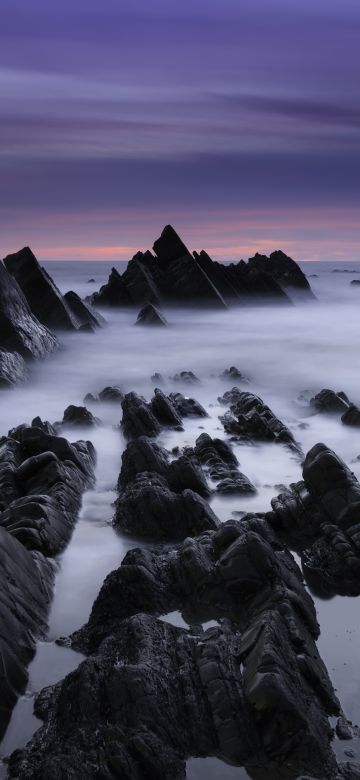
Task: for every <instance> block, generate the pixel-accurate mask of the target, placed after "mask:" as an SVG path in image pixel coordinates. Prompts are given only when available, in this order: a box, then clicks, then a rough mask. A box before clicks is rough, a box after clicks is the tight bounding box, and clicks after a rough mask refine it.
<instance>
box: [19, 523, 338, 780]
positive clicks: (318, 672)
mask: <svg viewBox="0 0 360 780" xmlns="http://www.w3.org/2000/svg"><path fill="white" fill-rule="evenodd" d="M174 609H180V610H181V611H182V613H183V615H185V617H186V619H187V620H188V621H191V622H192V628H191V630H190V631H186V630H184V629H182V628H176V627H174V626H172V625H170V624H168V623H166V622H163V621H159V620H156V618H155V616H156V615H165V621H166V615H167V613H168V612H169V611H173V610H174ZM144 612H147V613H150V614H144ZM210 616H212V617H215V618H216V619H220V620H221V624H220V625H219V626H217V627H214V628H211V629H208V630H207V631H203V630H202V629H201V627H200V626H199V625H196V623H198V621H200V620H201V621H204V620H208V619H209V617H210ZM318 632H319V628H318V625H317V622H316V613H315V609H314V605H313V602H312V599H311V598H310V596H309V595H308V594H307V593H306V591H305V589H304V587H303V584H302V579H301V574H300V572H299V569H298V567H297V566H296V564H295V562H294V560H293V558H292V557H291V555H290V554H289V553H287V552H286V551H285V550H284V549H283V548H282V547H281V545H279V544H278V543H277V542H276V540H275V538H274V536H273V535H272V534H271V531H270V530H269V529H268V528H267V526H266V524H264V522H263V521H261V520H260V519H259V518H256V517H254V516H253V517H251V516H250V517H248V518H247V519H246V520H245V523H243V522H241V523H236V522H234V521H230V522H229V523H226V524H224V525H223V526H221V527H220V528H219V529H217V530H215V531H208V532H207V533H204V534H202V536H200V537H199V538H198V539H186V541H185V542H183V543H182V544H181V545H179V546H177V547H174V548H171V549H168V550H162V551H158V550H157V551H155V550H144V549H141V550H140V549H137V550H132V551H130V552H129V553H128V554H127V556H126V558H125V559H124V561H123V564H122V565H121V566H120V568H119V569H118V570H117V571H114V572H112V573H111V574H110V575H109V576H108V577H107V579H106V580H105V583H104V585H103V588H102V590H101V592H100V594H99V596H98V598H97V600H96V601H95V604H94V606H93V610H92V613H91V616H90V619H89V623H88V624H87V626H85V627H84V628H83V629H81V630H80V631H79V632H76V634H75V635H74V636H73V638H72V643H73V646H75V647H81V648H82V650H83V651H84V652H86V653H90V652H93V653H94V655H92V656H90V657H89V658H88V660H87V661H85V662H84V663H83V664H82V665H81V666H80V667H79V669H77V670H76V672H73V673H72V674H71V675H69V676H68V677H67V678H66V679H65V680H64V681H63V682H62V683H59V684H58V685H57V686H55V687H52V688H50V689H46V690H45V691H43V692H42V693H41V694H40V696H39V697H38V700H37V714H38V715H40V716H41V717H42V718H44V719H45V726H44V728H43V729H41V730H40V731H39V732H37V734H36V735H35V736H34V738H33V740H32V741H31V743H29V745H28V746H27V748H25V750H24V751H21V752H18V753H17V754H14V756H13V758H12V760H11V770H10V776H14V777H16V776H17V775H19V774H20V776H21V772H25V773H27V774H26V776H28V777H30V778H35V777H36V778H38V777H39V778H40V779H41V778H45V776H46V771H49V767H50V758H51V762H52V763H51V767H52V771H53V773H54V774H53V776H54V777H55V778H56V777H59V778H60V777H61V775H60V774H59V772H60V771H63V772H64V771H67V772H69V771H71V772H73V773H75V772H76V773H77V774H76V775H75V774H73V775H71V774H70V775H69V776H70V777H71V776H74V778H75V776H79V777H82V776H84V777H85V776H86V773H87V776H90V777H91V776H92V769H91V766H92V765H91V764H90V763H89V762H90V761H91V760H92V762H93V764H94V766H95V771H96V767H97V766H98V763H99V754H101V756H102V759H101V760H102V765H103V766H106V770H107V772H108V776H109V778H112V777H116V776H119V773H120V776H121V777H123V778H124V779H126V778H133V777H138V778H139V780H140V779H141V780H145V778H146V777H154V778H155V777H156V778H164V779H167V780H174V779H175V778H179V780H180V778H181V777H183V776H184V763H185V760H186V759H187V758H188V757H189V756H204V757H205V756H210V755H211V756H218V757H220V758H221V759H222V760H225V761H228V762H229V763H232V764H235V765H237V766H242V765H245V766H246V768H247V770H248V772H249V773H250V775H252V769H253V770H254V777H255V776H256V778H258V780H260V779H261V780H265V778H266V780H285V779H286V780H289V778H290V777H291V778H295V777H297V776H298V775H299V773H301V772H309V773H312V774H314V775H317V776H319V777H326V778H328V780H330V779H335V777H336V761H335V757H334V755H333V754H332V752H331V748H330V739H331V733H332V732H331V729H330V726H329V723H328V720H327V716H328V715H331V714H338V712H339V704H338V701H337V699H336V697H335V694H334V691H333V689H332V686H331V683H330V681H329V678H328V676H327V672H326V669H325V667H324V665H323V663H322V661H321V659H320V657H319V655H318V652H317V649H316V644H315V642H314V639H315V638H316V637H317V636H318ZM70 702H72V706H71V707H69V704H70ZM109 729H111V735H112V738H111V740H110V736H109V734H110V732H109ZM50 735H51V736H50ZM80 735H81V736H80ZM90 735H91V736H90ZM133 745H134V746H135V745H141V750H140V748H139V749H138V750H137V751H136V750H135V747H133ZM145 745H146V748H145ZM60 756H61V760H60ZM113 756H116V761H117V763H116V764H114V762H113V758H112V757H113ZM64 762H65V764H64ZM154 762H156V763H154ZM60 766H61V770H60ZM57 767H59V769H57ZM64 767H65V769H64ZM82 770H83V772H84V774H83V775H82V774H81V771H82ZM116 773H117V775H116ZM94 776H96V775H94Z"/></svg>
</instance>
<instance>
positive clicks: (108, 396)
mask: <svg viewBox="0 0 360 780" xmlns="http://www.w3.org/2000/svg"><path fill="white" fill-rule="evenodd" d="M123 398H124V393H123V392H122V391H121V390H120V387H116V386H114V387H104V389H103V390H100V393H99V399H100V401H106V402H107V403H118V402H119V401H120V402H121V401H122V400H123Z"/></svg>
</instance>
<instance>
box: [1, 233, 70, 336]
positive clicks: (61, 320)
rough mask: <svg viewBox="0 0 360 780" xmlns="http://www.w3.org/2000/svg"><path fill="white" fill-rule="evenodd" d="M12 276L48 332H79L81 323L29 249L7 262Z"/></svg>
mask: <svg viewBox="0 0 360 780" xmlns="http://www.w3.org/2000/svg"><path fill="white" fill-rule="evenodd" d="M4 263H5V266H6V268H7V270H8V272H9V273H10V274H12V275H13V277H14V278H15V279H16V281H17V283H18V285H19V286H20V287H21V289H22V291H23V293H24V295H25V298H26V300H27V302H28V304H29V306H30V309H31V311H32V312H33V314H35V316H36V317H37V318H38V320H39V321H40V322H42V323H43V324H44V325H47V326H48V327H49V328H63V329H65V330H77V329H78V327H79V324H80V323H79V321H78V319H77V317H75V315H74V314H73V312H72V310H71V308H70V306H69V305H68V303H67V301H66V300H65V299H64V297H63V296H62V294H61V292H60V290H59V289H58V287H57V286H56V284H55V282H54V281H53V280H52V279H51V276H49V274H48V273H47V271H45V268H42V266H41V265H40V264H39V263H38V261H37V259H36V257H35V255H34V254H33V253H32V251H31V249H30V247H28V246H26V247H24V248H23V249H20V251H19V252H15V253H14V254H12V255H8V256H7V257H5V260H4Z"/></svg>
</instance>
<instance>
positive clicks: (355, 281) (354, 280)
mask: <svg viewBox="0 0 360 780" xmlns="http://www.w3.org/2000/svg"><path fill="white" fill-rule="evenodd" d="M350 284H352V285H359V284H360V279H353V280H352V281H351V282H350Z"/></svg>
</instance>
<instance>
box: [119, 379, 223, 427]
mask: <svg viewBox="0 0 360 780" xmlns="http://www.w3.org/2000/svg"><path fill="white" fill-rule="evenodd" d="M122 410H123V416H122V421H121V428H122V431H123V434H124V436H125V437H126V438H127V439H135V438H136V437H137V436H150V437H153V436H158V434H159V433H160V431H161V429H162V428H163V427H168V428H174V429H175V430H182V417H207V413H206V411H205V409H203V407H202V406H201V404H199V403H198V402H197V401H195V399H193V398H185V397H184V396H183V395H182V394H181V393H170V395H168V396H167V395H165V393H164V392H163V391H162V390H161V389H160V388H159V387H156V388H155V391H154V396H153V398H152V399H151V401H150V402H149V403H147V401H145V398H142V397H141V396H139V395H137V393H133V392H131V393H127V394H126V395H125V397H124V399H123V401H122Z"/></svg>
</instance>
